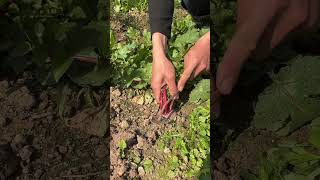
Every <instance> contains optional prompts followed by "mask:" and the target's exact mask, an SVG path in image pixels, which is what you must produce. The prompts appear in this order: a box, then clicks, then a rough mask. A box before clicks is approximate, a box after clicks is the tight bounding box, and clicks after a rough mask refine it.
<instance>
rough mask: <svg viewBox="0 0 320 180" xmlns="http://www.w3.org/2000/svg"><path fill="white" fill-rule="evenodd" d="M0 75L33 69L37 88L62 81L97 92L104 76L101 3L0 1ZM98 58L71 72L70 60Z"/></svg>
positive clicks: (100, 0) (99, 0) (103, 6)
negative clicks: (96, 87)
mask: <svg viewBox="0 0 320 180" xmlns="http://www.w3.org/2000/svg"><path fill="white" fill-rule="evenodd" d="M1 2H3V3H2V4H1V7H0V8H1V12H3V13H4V15H2V16H1V18H0V23H1V27H2V28H1V30H0V31H1V36H0V39H1V48H0V53H1V57H2V59H3V63H1V67H0V68H1V69H12V70H14V71H15V72H17V73H20V72H23V71H24V70H25V69H27V68H29V69H34V73H35V77H38V80H39V81H40V82H41V83H42V84H43V85H50V84H54V83H57V82H58V81H59V80H60V79H61V78H62V77H63V76H64V75H67V76H69V77H70V79H71V80H73V81H74V82H75V83H78V84H80V85H83V86H91V85H92V86H101V85H103V84H104V83H105V82H106V81H107V80H108V79H109V76H107V73H106V71H107V69H108V68H107V61H106V58H107V47H108V44H107V42H108V41H107V38H108V35H107V34H108V33H107V32H108V31H107V30H108V26H107V24H106V22H105V21H106V19H107V13H106V10H107V3H106V2H105V1H103V0H93V1H83V0H82V1H73V0H69V1H61V0H52V1H39V0H30V1H27V0H25V1H1ZM78 54H81V55H90V56H92V55H94V56H98V58H97V63H96V64H94V65H93V66H88V67H85V68H84V67H82V68H80V67H79V66H77V63H75V62H73V58H72V57H73V56H75V55H78Z"/></svg>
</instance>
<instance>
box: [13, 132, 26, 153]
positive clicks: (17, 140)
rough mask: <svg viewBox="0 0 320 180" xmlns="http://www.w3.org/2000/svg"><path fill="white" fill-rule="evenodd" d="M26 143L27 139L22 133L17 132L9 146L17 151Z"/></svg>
mask: <svg viewBox="0 0 320 180" xmlns="http://www.w3.org/2000/svg"><path fill="white" fill-rule="evenodd" d="M26 144H27V139H26V138H25V137H24V136H23V135H21V134H17V135H16V136H15V137H14V139H13V140H12V142H11V148H12V149H13V150H14V151H18V150H19V149H21V148H22V147H23V146H24V145H26Z"/></svg>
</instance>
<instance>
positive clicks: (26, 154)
mask: <svg viewBox="0 0 320 180" xmlns="http://www.w3.org/2000/svg"><path fill="white" fill-rule="evenodd" d="M32 153H33V149H32V147H31V146H29V145H27V146H24V147H23V148H22V149H21V150H20V151H19V156H20V157H21V159H22V160H23V161H27V162H30V158H31V155H32Z"/></svg>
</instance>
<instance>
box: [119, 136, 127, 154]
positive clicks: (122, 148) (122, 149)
mask: <svg viewBox="0 0 320 180" xmlns="http://www.w3.org/2000/svg"><path fill="white" fill-rule="evenodd" d="M118 146H119V150H120V156H121V157H122V158H124V157H125V149H126V148H127V143H126V141H125V140H123V139H121V140H120V141H119V144H118Z"/></svg>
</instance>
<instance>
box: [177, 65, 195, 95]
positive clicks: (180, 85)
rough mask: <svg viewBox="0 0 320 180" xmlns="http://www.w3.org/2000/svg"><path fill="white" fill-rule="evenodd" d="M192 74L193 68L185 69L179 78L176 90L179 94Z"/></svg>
mask: <svg viewBox="0 0 320 180" xmlns="http://www.w3.org/2000/svg"><path fill="white" fill-rule="evenodd" d="M192 73H193V68H188V69H185V70H184V71H183V73H182V75H181V77H180V80H179V82H178V90H179V91H180V92H181V91H182V90H183V88H184V86H185V85H186V83H187V81H188V80H189V78H190V77H191V74H192Z"/></svg>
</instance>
